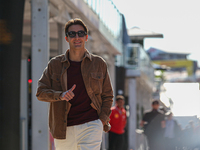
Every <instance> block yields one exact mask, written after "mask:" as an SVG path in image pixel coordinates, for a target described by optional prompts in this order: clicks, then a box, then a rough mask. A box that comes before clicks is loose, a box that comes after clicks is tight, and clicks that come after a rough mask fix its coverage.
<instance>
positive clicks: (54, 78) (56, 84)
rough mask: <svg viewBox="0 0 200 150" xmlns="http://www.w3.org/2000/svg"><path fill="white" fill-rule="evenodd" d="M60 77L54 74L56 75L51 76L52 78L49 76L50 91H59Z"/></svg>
mask: <svg viewBox="0 0 200 150" xmlns="http://www.w3.org/2000/svg"><path fill="white" fill-rule="evenodd" d="M60 76H61V75H60V74H56V73H53V74H52V76H51V79H52V81H51V86H52V89H55V90H60V89H61V83H60Z"/></svg>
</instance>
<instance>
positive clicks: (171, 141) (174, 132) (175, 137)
mask: <svg viewBox="0 0 200 150" xmlns="http://www.w3.org/2000/svg"><path fill="white" fill-rule="evenodd" d="M165 124H166V125H165V132H164V142H165V150H175V149H176V147H179V143H180V134H181V129H180V127H179V125H178V123H177V121H176V120H174V119H173V113H172V112H170V113H169V114H167V119H166V123H165Z"/></svg>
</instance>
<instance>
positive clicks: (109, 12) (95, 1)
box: [84, 0, 122, 38]
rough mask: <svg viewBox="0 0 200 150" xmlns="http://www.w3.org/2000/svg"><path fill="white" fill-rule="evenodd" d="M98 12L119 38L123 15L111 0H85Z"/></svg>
mask: <svg viewBox="0 0 200 150" xmlns="http://www.w3.org/2000/svg"><path fill="white" fill-rule="evenodd" d="M84 2H85V3H87V4H88V6H89V7H90V8H91V9H92V10H93V11H94V13H96V14H97V15H98V16H99V18H100V20H101V22H102V23H103V24H104V25H105V26H106V28H107V29H108V30H109V32H110V33H111V34H112V35H113V36H114V38H119V37H120V35H121V29H122V17H121V13H120V12H119V10H118V9H117V8H116V6H115V5H114V3H113V2H112V1H111V0H84Z"/></svg>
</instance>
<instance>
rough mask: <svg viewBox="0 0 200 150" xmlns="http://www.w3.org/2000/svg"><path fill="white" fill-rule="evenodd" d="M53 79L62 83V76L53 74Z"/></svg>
mask: <svg viewBox="0 0 200 150" xmlns="http://www.w3.org/2000/svg"><path fill="white" fill-rule="evenodd" d="M51 79H52V80H54V81H56V82H60V74H55V73H53V75H52V76H51Z"/></svg>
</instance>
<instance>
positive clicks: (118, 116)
mask: <svg viewBox="0 0 200 150" xmlns="http://www.w3.org/2000/svg"><path fill="white" fill-rule="evenodd" d="M111 110H112V112H111V115H110V125H111V129H110V131H111V132H114V133H117V134H123V133H124V128H125V126H126V110H125V109H124V108H122V109H120V108H119V107H117V106H114V107H112V108H111Z"/></svg>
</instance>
